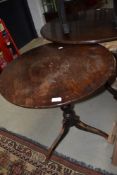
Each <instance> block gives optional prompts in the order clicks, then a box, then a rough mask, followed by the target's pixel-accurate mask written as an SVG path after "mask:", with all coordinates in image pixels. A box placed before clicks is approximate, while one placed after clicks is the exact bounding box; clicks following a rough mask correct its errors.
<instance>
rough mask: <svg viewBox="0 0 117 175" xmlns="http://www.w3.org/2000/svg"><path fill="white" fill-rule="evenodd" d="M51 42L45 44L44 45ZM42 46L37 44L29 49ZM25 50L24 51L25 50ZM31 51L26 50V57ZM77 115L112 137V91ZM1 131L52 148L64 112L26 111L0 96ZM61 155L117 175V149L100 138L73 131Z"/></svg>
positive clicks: (115, 113)
mask: <svg viewBox="0 0 117 175" xmlns="http://www.w3.org/2000/svg"><path fill="white" fill-rule="evenodd" d="M46 42H48V41H46V40H44V43H46ZM34 43H37V45H36V46H38V45H40V44H41V43H40V42H39V44H38V42H37V40H34V41H32V42H31V43H29V45H28V46H30V45H33V44H34ZM23 49H24V50H23ZM25 49H26V50H27V47H25V48H22V50H21V52H22V53H23V52H24V51H25ZM75 110H76V113H77V114H78V115H80V116H81V119H82V121H84V122H86V123H88V124H90V125H93V126H94V127H98V128H100V129H102V130H104V131H105V132H107V133H109V132H110V131H111V128H112V124H113V122H114V121H115V120H117V101H116V100H114V99H113V97H112V95H111V94H110V93H109V92H108V91H104V92H102V93H100V94H98V95H96V96H94V97H92V98H90V99H88V100H87V101H84V102H82V103H78V104H76V107H75ZM0 113H1V114H0V127H3V128H6V129H8V130H10V131H13V132H15V133H18V134H21V135H23V136H26V137H28V138H31V139H33V140H35V141H37V142H39V143H41V144H43V145H46V146H50V145H51V143H52V142H53V140H54V139H55V138H56V136H57V135H58V132H59V130H60V127H61V120H62V112H61V111H60V109H59V108H53V109H26V108H21V107H18V106H15V105H13V104H11V103H9V102H7V101H6V100H5V99H4V98H3V97H2V96H0ZM57 151H58V152H59V153H62V154H64V155H66V156H69V157H71V158H74V159H76V160H77V161H80V162H85V163H86V164H87V165H92V166H93V167H94V168H101V169H103V170H106V171H108V172H112V173H115V174H116V175H117V167H116V166H113V165H112V164H111V156H112V152H113V145H110V144H108V143H107V142H106V140H104V139H103V138H102V137H100V136H96V135H93V134H91V133H86V132H84V131H80V130H77V129H76V128H71V130H70V132H69V134H68V135H67V137H66V138H65V139H64V140H63V141H62V142H61V144H60V145H59V146H58V148H57Z"/></svg>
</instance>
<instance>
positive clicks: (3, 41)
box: [0, 19, 20, 71]
mask: <svg viewBox="0 0 117 175" xmlns="http://www.w3.org/2000/svg"><path fill="white" fill-rule="evenodd" d="M19 55H20V54H19V51H18V48H17V46H16V44H15V42H14V41H13V39H12V37H11V35H10V32H9V31H8V29H7V27H6V25H5V23H4V22H3V20H2V19H0V71H2V70H3V69H4V67H6V65H7V64H8V63H9V62H11V61H12V60H13V59H15V58H17V57H18V56H19Z"/></svg>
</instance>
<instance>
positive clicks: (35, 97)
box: [0, 43, 115, 108]
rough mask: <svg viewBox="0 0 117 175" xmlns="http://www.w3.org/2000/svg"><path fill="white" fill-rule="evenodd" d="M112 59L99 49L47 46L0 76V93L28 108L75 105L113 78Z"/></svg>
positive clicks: (103, 49) (15, 63) (12, 64)
mask: <svg viewBox="0 0 117 175" xmlns="http://www.w3.org/2000/svg"><path fill="white" fill-rule="evenodd" d="M114 69H115V59H114V57H113V55H112V54H111V53H110V52H109V51H108V50H107V49H105V48H104V47H102V46H100V45H64V44H52V43H51V44H47V45H44V46H41V47H38V48H35V49H33V50H31V51H29V52H27V53H25V54H24V55H22V56H21V58H19V59H17V60H15V61H13V62H12V63H11V64H10V65H8V66H7V68H6V69H4V71H3V72H2V74H1V75H0V93H1V94H2V95H3V96H4V97H5V98H6V99H7V100H8V101H10V102H11V103H14V104H16V105H19V106H23V107H29V108H48V107H56V106H61V105H65V104H69V103H72V102H78V101H80V100H82V99H84V98H86V97H87V96H89V95H90V94H92V93H93V92H95V91H96V90H97V89H99V88H100V87H101V86H102V85H104V84H105V83H106V82H107V81H108V79H109V78H110V77H111V76H112V75H113V74H114Z"/></svg>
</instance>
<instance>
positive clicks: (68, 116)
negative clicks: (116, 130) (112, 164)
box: [47, 104, 109, 160]
mask: <svg viewBox="0 0 117 175" xmlns="http://www.w3.org/2000/svg"><path fill="white" fill-rule="evenodd" d="M73 108H74V106H73V105H72V104H69V105H66V106H62V107H61V109H62V111H63V124H62V129H61V131H60V134H59V135H58V137H57V138H56V139H55V141H54V142H53V144H52V146H51V147H50V148H49V149H48V153H47V160H49V159H50V157H51V155H52V153H53V151H54V150H55V149H56V147H57V146H58V144H59V143H60V142H61V141H62V140H63V139H64V137H65V136H66V135H67V133H68V132H69V129H70V127H72V126H75V127H76V128H78V129H81V130H84V131H86V132H90V133H94V134H97V135H100V136H102V137H104V138H105V139H108V137H109V135H108V134H107V133H105V132H103V131H101V130H99V129H97V128H94V127H92V126H89V125H87V124H85V123H83V122H82V121H80V117H79V116H77V115H76V114H75V111H74V110H73Z"/></svg>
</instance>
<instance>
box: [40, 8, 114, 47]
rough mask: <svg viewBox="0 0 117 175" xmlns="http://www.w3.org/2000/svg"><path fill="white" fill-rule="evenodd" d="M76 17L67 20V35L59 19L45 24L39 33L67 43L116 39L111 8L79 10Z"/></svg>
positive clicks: (52, 39)
mask: <svg viewBox="0 0 117 175" xmlns="http://www.w3.org/2000/svg"><path fill="white" fill-rule="evenodd" d="M76 18H77V19H75V20H74V21H73V20H69V22H68V25H69V28H70V33H69V34H68V35H66V34H64V32H63V28H62V26H61V22H60V21H59V20H54V21H51V22H49V23H47V24H45V25H44V27H43V28H42V29H41V34H42V36H43V37H44V38H46V39H48V40H50V41H53V42H59V43H67V44H87V43H89V44H90V43H99V42H106V41H112V40H116V39H117V29H116V27H115V26H114V23H113V20H114V17H113V10H112V9H97V10H89V11H85V12H79V13H78V16H77V17H76Z"/></svg>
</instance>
